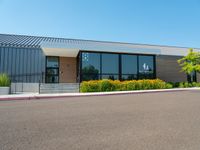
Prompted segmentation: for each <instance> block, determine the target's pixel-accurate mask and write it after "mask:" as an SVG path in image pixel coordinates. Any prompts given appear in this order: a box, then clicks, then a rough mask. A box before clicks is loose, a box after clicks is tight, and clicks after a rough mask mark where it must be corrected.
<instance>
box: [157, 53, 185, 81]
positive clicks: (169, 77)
mask: <svg viewBox="0 0 200 150" xmlns="http://www.w3.org/2000/svg"><path fill="white" fill-rule="evenodd" d="M180 58H181V57H178V56H156V74H157V78H159V79H162V80H164V81H167V82H181V81H187V76H186V74H185V73H183V72H181V67H180V66H179V64H178V63H177V60H178V59H180Z"/></svg>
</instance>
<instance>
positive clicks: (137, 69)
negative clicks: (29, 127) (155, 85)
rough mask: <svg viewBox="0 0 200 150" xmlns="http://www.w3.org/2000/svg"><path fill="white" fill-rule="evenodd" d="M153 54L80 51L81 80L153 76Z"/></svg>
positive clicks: (133, 78) (129, 78) (148, 77)
mask: <svg viewBox="0 0 200 150" xmlns="http://www.w3.org/2000/svg"><path fill="white" fill-rule="evenodd" d="M154 61H155V59H154V56H147V55H136V54H135V55H131V54H130V55H128V54H113V53H91V52H81V81H85V80H87V81H88V80H99V79H111V80H119V79H120V80H135V79H152V78H155V70H154Z"/></svg>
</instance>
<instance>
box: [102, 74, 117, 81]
mask: <svg viewBox="0 0 200 150" xmlns="http://www.w3.org/2000/svg"><path fill="white" fill-rule="evenodd" d="M102 79H110V80H119V75H113V74H103V75H102Z"/></svg>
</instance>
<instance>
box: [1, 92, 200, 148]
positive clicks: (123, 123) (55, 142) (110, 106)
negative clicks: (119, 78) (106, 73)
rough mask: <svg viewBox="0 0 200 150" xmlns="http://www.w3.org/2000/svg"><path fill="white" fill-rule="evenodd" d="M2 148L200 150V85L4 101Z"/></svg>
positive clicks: (2, 110) (2, 102) (2, 106)
mask: <svg viewBox="0 0 200 150" xmlns="http://www.w3.org/2000/svg"><path fill="white" fill-rule="evenodd" d="M0 150H200V91H190V92H189V91H187V92H168V93H151V94H134V95H131V94H129V95H120V96H119V95H117V96H99V97H95V96H93V97H82V98H81V97H79V98H62V99H54V100H53V99H51V100H29V101H28V100H27V101H23V100H22V101H1V102H0Z"/></svg>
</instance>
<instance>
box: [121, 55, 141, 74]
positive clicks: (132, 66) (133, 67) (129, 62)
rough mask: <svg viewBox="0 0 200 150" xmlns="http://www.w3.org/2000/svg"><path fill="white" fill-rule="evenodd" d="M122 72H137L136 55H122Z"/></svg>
mask: <svg viewBox="0 0 200 150" xmlns="http://www.w3.org/2000/svg"><path fill="white" fill-rule="evenodd" d="M122 74H137V56H135V55H122Z"/></svg>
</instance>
